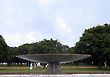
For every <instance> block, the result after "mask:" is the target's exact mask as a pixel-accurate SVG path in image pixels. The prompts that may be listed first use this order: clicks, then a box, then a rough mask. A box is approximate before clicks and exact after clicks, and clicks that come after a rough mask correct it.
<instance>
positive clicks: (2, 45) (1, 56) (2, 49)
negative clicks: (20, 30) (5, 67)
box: [0, 35, 8, 62]
mask: <svg viewBox="0 0 110 77" xmlns="http://www.w3.org/2000/svg"><path fill="white" fill-rule="evenodd" d="M7 50H8V46H7V44H6V42H5V40H4V38H3V37H2V36H1V35H0V61H1V62H5V61H6V57H7V56H8V55H7Z"/></svg>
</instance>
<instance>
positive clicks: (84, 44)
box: [75, 24, 110, 68]
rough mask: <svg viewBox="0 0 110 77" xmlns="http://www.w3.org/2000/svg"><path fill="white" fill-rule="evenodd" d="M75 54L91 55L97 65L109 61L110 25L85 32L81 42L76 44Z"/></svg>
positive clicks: (99, 26)
mask: <svg viewBox="0 0 110 77" xmlns="http://www.w3.org/2000/svg"><path fill="white" fill-rule="evenodd" d="M75 53H82V54H91V55H92V57H91V60H92V61H94V62H95V63H96V64H97V63H99V67H100V68H101V64H102V63H104V61H107V60H108V59H109V56H110V24H104V25H98V26H96V27H93V28H90V29H87V30H85V32H84V33H83V35H82V37H81V38H80V40H79V42H77V43H76V46H75Z"/></svg>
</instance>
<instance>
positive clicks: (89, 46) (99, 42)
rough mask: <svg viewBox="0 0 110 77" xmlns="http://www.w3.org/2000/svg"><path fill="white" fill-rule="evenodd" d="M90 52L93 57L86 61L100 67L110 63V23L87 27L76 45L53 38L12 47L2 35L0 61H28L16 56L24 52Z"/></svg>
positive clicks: (9, 63) (9, 62)
mask: <svg viewBox="0 0 110 77" xmlns="http://www.w3.org/2000/svg"><path fill="white" fill-rule="evenodd" d="M47 53H48V54H55V53H57V54H90V55H91V58H89V59H87V60H84V61H85V62H86V63H88V64H89V63H90V62H93V64H94V65H99V68H101V66H102V65H103V64H104V62H106V63H107V64H108V65H110V24H104V25H97V26H95V27H92V28H89V29H85V31H84V33H83V34H82V36H81V37H80V40H79V41H78V42H77V43H76V45H75V46H74V47H69V46H68V45H63V44H61V43H60V42H59V41H58V40H53V39H52V38H51V39H49V40H47V39H44V40H42V41H39V42H36V43H30V44H29V43H26V44H23V45H20V46H19V47H10V46H8V45H7V44H6V42H5V40H4V38H3V37H2V35H0V62H7V63H8V65H11V64H12V63H19V62H21V63H22V62H26V61H25V60H22V59H18V58H16V55H23V54H47Z"/></svg>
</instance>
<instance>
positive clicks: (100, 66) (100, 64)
mask: <svg viewBox="0 0 110 77" xmlns="http://www.w3.org/2000/svg"><path fill="white" fill-rule="evenodd" d="M101 59H102V57H101V56H99V69H102V61H101Z"/></svg>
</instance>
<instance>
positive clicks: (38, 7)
mask: <svg viewBox="0 0 110 77" xmlns="http://www.w3.org/2000/svg"><path fill="white" fill-rule="evenodd" d="M109 22H110V0H0V35H2V36H3V37H4V39H5V41H6V43H7V44H8V45H9V46H19V45H22V44H24V43H32V42H38V41H41V40H43V39H50V38H53V39H57V40H58V41H60V42H61V43H62V44H66V45H69V46H74V45H75V43H76V42H77V41H78V40H79V37H81V35H82V33H83V32H84V30H85V29H88V28H90V27H93V26H96V25H98V24H104V23H109Z"/></svg>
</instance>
